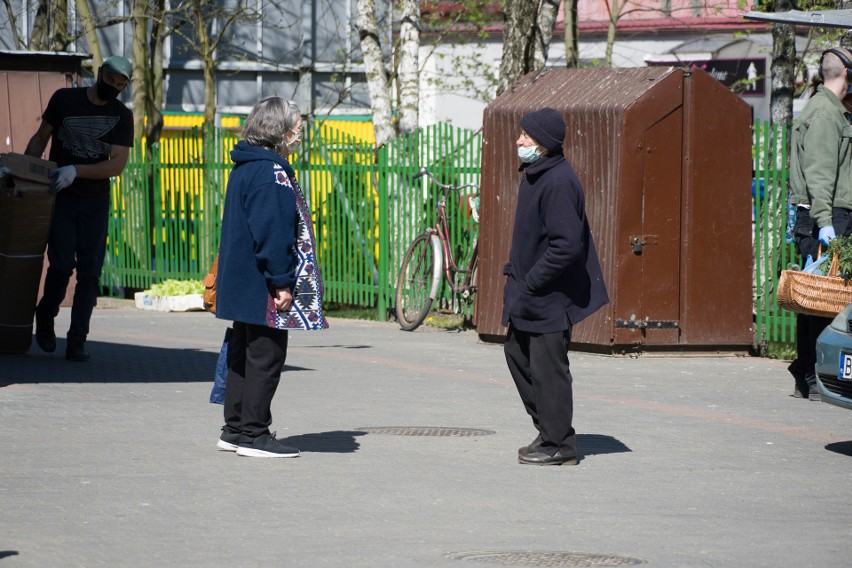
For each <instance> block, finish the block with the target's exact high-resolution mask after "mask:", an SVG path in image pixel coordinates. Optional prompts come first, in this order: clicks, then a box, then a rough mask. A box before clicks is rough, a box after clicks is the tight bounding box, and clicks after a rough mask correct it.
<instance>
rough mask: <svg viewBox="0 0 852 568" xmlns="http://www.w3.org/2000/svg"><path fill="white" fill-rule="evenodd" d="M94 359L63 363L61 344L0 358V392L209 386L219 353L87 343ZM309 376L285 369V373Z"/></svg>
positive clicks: (292, 369)
mask: <svg viewBox="0 0 852 568" xmlns="http://www.w3.org/2000/svg"><path fill="white" fill-rule="evenodd" d="M86 350H87V351H88V352H89V353H90V354H91V356H92V358H91V360H89V361H88V362H86V363H74V362H71V361H66V360H65V341H62V340H60V341H57V345H56V351H55V352H54V353H44V352H42V351H41V350H40V349H39V348H38V347H37V346H36V345H35V342H33V346H32V347H31V348H30V352H29V353H27V354H24V355H8V354H0V387H4V386H7V385H11V384H31V383H188V382H209V383H210V384H211V386H212V384H213V376H214V373H215V370H216V359H217V358H218V356H219V354H218V353H212V352H210V351H201V350H199V349H191V348H189V349H187V348H183V349H181V348H176V349H166V348H163V347H146V346H141V345H126V344H121V343H104V342H99V341H88V342H86ZM294 371H312V369H307V368H304V367H294V366H285V367H284V372H285V373H287V372H294Z"/></svg>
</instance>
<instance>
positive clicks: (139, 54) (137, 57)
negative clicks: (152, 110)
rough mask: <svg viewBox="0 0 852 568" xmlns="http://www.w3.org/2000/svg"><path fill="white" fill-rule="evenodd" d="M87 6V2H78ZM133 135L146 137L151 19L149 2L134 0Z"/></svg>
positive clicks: (139, 137)
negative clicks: (149, 25)
mask: <svg viewBox="0 0 852 568" xmlns="http://www.w3.org/2000/svg"><path fill="white" fill-rule="evenodd" d="M77 3H78V4H85V3H86V0H77ZM132 10H133V12H132V13H133V16H132V18H133V43H132V45H133V80H132V87H133V134H134V136H135V137H136V139H137V140H141V139H142V137H143V136H144V129H145V107H146V106H147V105H146V99H147V92H146V86H145V84H146V83H147V82H148V72H147V70H148V43H147V40H148V21H149V18H150V14H149V10H150V8H149V4H148V2H147V0H133V6H132Z"/></svg>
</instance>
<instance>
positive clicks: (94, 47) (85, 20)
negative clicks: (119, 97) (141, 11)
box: [75, 0, 139, 92]
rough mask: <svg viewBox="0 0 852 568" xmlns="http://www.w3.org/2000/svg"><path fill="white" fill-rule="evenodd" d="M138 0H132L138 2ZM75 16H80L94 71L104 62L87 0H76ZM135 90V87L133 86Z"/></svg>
mask: <svg viewBox="0 0 852 568" xmlns="http://www.w3.org/2000/svg"><path fill="white" fill-rule="evenodd" d="M138 1H139V0H134V2H138ZM75 5H76V6H77V17H78V18H80V24H81V25H82V26H83V36H84V37H85V38H86V45H87V46H88V48H89V53H91V54H92V71H93V72H95V71H97V70H98V69H100V67H101V63H103V62H104V56H103V53H102V52H101V42H100V40H99V39H98V34H97V33H96V32H95V18H94V17H92V9H91V8H90V7H89V2H88V0H76V1H75ZM134 92H135V87H134Z"/></svg>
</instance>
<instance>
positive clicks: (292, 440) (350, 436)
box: [279, 430, 367, 454]
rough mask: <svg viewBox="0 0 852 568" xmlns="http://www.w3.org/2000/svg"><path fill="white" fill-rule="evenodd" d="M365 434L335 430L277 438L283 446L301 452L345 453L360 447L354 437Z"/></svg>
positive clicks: (364, 433)
mask: <svg viewBox="0 0 852 568" xmlns="http://www.w3.org/2000/svg"><path fill="white" fill-rule="evenodd" d="M366 434H367V433H366V432H357V431H351V432H349V431H343V430H335V431H333V432H318V433H316V434H299V435H298V436H289V437H287V438H279V440H281V442H282V443H283V444H284V445H285V446H293V447H296V448H299V450H300V451H302V452H326V453H335V454H347V453H351V452H355V451H357V450H358V448H360V447H361V444H359V443H358V441H357V440H356V439H355V438H356V437H358V436H364V435H366Z"/></svg>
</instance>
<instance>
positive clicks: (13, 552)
mask: <svg viewBox="0 0 852 568" xmlns="http://www.w3.org/2000/svg"><path fill="white" fill-rule="evenodd" d="M17 555H18V551H17V550H0V560H2V559H4V558H8V557H9V556H17Z"/></svg>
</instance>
